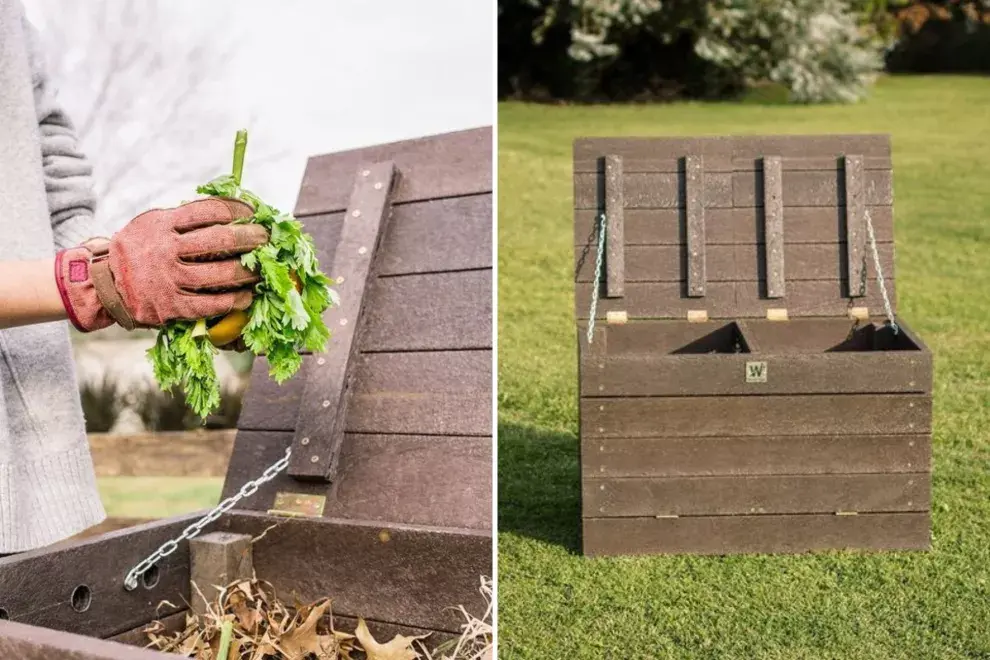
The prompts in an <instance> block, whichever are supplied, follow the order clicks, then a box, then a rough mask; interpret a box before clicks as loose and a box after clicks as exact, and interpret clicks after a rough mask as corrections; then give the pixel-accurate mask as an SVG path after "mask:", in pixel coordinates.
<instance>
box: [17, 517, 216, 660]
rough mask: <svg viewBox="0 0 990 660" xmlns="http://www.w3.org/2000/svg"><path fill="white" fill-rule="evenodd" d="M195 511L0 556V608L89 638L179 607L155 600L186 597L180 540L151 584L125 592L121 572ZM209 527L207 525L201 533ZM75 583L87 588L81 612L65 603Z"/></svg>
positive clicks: (184, 560) (186, 553) (185, 552)
mask: <svg viewBox="0 0 990 660" xmlns="http://www.w3.org/2000/svg"><path fill="white" fill-rule="evenodd" d="M202 515H203V512H196V513H192V514H189V515H185V516H179V517H176V518H170V519H168V520H163V521H159V522H155V523H150V524H147V525H142V526H140V527H137V528H132V529H127V530H121V531H116V532H111V533H109V534H105V535H103V536H99V537H94V538H90V539H86V540H84V541H80V542H78V543H75V544H72V545H65V546H60V547H56V548H48V549H41V550H35V551H32V552H27V553H24V554H21V555H16V556H14V557H9V558H6V559H0V608H3V609H5V610H7V612H8V614H9V615H10V619H11V620H12V621H18V622H21V623H27V624H30V625H34V626H43V627H46V628H54V629H56V630H64V631H67V632H74V633H82V634H85V635H91V636H93V637H110V636H112V635H115V634H117V633H119V632H123V631H125V630H130V629H133V628H135V627H137V626H139V625H143V624H145V623H148V622H149V621H151V620H153V619H155V618H156V617H159V616H168V615H169V614H173V613H175V612H177V611H178V610H179V607H176V606H169V605H163V606H161V607H158V605H159V603H160V602H161V601H163V600H169V601H171V602H172V603H175V604H176V605H182V604H183V603H185V602H188V600H189V548H188V546H187V545H186V544H180V545H179V548H178V550H176V551H175V552H174V553H172V554H171V555H169V556H168V557H166V558H164V559H162V560H161V561H160V562H158V567H159V581H158V584H157V585H156V586H155V587H153V588H152V589H146V588H145V587H143V586H140V585H139V586H138V588H137V589H135V590H134V591H125V590H124V577H125V576H126V574H127V572H128V571H129V570H130V569H131V567H133V566H135V565H136V564H137V563H138V562H139V561H141V560H142V559H144V558H145V557H147V556H148V555H150V554H151V553H152V552H154V551H155V550H156V549H157V548H158V547H159V546H161V544H162V543H164V542H165V541H167V540H169V539H171V538H174V537H175V536H177V535H178V534H179V533H181V531H182V530H183V529H184V528H186V527H187V526H188V525H189V524H190V523H192V522H193V521H194V520H198V519H199V518H200V517H202ZM219 524H220V523H216V525H219ZM213 529H215V526H214V525H211V526H208V527H207V528H206V531H212V530H213ZM79 585H86V586H88V587H89V588H90V591H91V594H92V602H91V605H90V607H89V609H88V610H86V611H85V612H76V611H75V610H74V609H72V606H71V604H70V596H71V594H72V592H73V590H74V589H75V588H76V587H77V586H79ZM183 608H184V606H183ZM0 657H2V656H0Z"/></svg>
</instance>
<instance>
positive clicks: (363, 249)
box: [358, 247, 368, 254]
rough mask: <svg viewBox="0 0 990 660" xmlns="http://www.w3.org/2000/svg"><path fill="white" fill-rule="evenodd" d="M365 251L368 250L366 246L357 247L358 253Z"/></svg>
mask: <svg viewBox="0 0 990 660" xmlns="http://www.w3.org/2000/svg"><path fill="white" fill-rule="evenodd" d="M367 251H368V248H366V247H360V248H358V254H364V253H365V252H367Z"/></svg>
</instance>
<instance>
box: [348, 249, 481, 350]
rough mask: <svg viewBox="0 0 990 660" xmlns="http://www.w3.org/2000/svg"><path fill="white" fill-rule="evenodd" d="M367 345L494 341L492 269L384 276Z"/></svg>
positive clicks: (473, 345)
mask: <svg viewBox="0 0 990 660" xmlns="http://www.w3.org/2000/svg"><path fill="white" fill-rule="evenodd" d="M368 295H369V296H370V298H369V300H368V305H369V307H368V309H367V315H368V321H367V332H366V334H365V335H364V337H363V338H362V343H361V350H362V351H438V350H447V349H457V350H465V349H489V348H491V347H492V271H491V270H490V269H489V270H479V271H465V272H460V273H438V274H433V275H409V276H406V277H385V278H379V279H378V280H377V281H376V282H375V283H374V285H373V286H372V287H371V292H370V293H369V294H368Z"/></svg>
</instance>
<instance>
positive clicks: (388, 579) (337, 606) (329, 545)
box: [227, 512, 492, 633]
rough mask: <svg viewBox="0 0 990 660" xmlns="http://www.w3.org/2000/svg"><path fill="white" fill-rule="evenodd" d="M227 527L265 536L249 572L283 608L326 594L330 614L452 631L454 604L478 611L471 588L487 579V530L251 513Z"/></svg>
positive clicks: (456, 620)
mask: <svg viewBox="0 0 990 660" xmlns="http://www.w3.org/2000/svg"><path fill="white" fill-rule="evenodd" d="M276 523H278V525H277V526H275V527H274V528H272V525H274V524H276ZM227 529H228V531H234V532H238V533H242V534H251V535H252V536H255V537H257V536H260V535H261V533H262V532H263V531H265V530H266V529H267V530H268V531H267V533H266V534H265V535H264V537H263V538H261V539H258V540H257V541H255V544H254V550H253V552H254V565H255V569H256V570H257V573H258V575H259V576H260V577H263V578H264V579H267V580H269V581H270V582H271V583H272V585H273V586H274V587H275V589H276V591H278V593H279V594H280V596H281V597H282V598H283V599H284V600H286V601H288V602H291V601H292V600H293V599H294V598H298V600H299V601H301V602H304V603H308V602H312V601H314V600H316V599H318V598H323V597H326V596H327V595H332V596H333V609H334V613H336V614H340V615H344V616H362V617H367V618H369V619H374V620H377V621H385V622H392V623H402V624H405V625H408V626H414V627H420V628H429V629H433V630H443V631H447V632H452V633H458V632H460V626H461V624H463V623H464V618H463V616H462V615H461V613H460V611H459V610H458V609H457V606H458V605H463V606H464V607H465V608H466V609H467V611H468V612H473V613H477V614H476V615H477V616H480V615H481V614H483V613H484V611H485V607H486V604H485V602H484V600H483V598H482V596H481V594H479V593H478V586H479V581H480V578H481V577H482V576H491V575H492V565H491V558H492V537H491V534H490V533H487V532H477V531H466V530H450V529H430V528H418V527H409V526H402V525H395V524H379V523H367V522H366V523H357V522H346V521H340V520H326V519H319V520H316V519H306V520H300V519H287V518H273V517H271V516H265V515H261V514H254V513H250V512H235V513H234V514H232V515H231V516H230V517H229V518H228V527H227Z"/></svg>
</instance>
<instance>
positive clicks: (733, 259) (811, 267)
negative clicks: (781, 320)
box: [574, 243, 894, 282]
mask: <svg viewBox="0 0 990 660" xmlns="http://www.w3.org/2000/svg"><path fill="white" fill-rule="evenodd" d="M877 252H879V254H880V267H881V268H882V269H883V274H884V277H885V278H887V279H893V278H894V244H893V243H880V244H878V246H877ZM585 254H587V251H586V250H585V248H583V247H576V248H574V262H575V263H576V264H577V272H576V277H575V281H577V282H594V281H595V260H594V259H593V258H583V259H582V256H583V255H585ZM764 254H765V246H764V244H762V243H759V244H757V243H754V244H750V245H706V246H705V269H706V281H708V282H733V281H747V282H753V281H760V280H766V279H767V272H766V259H765V257H764ZM625 259H626V263H625V278H626V281H627V282H682V281H685V280H687V267H688V259H687V246H686V245H628V246H626V249H625ZM784 263H785V264H787V273H786V280H785V281H786V282H793V281H801V280H843V281H845V280H846V277H847V276H846V273H847V272H848V271H847V270H846V245H845V243H797V244H793V243H792V244H788V245H785V247H784ZM866 270H867V277H868V281H869V282H874V281H876V268H875V266H874V262H873V259H872V257H871V258H870V259H868V260H867V266H866Z"/></svg>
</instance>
